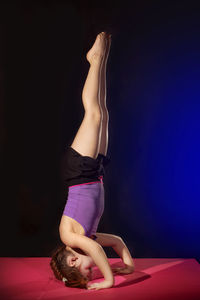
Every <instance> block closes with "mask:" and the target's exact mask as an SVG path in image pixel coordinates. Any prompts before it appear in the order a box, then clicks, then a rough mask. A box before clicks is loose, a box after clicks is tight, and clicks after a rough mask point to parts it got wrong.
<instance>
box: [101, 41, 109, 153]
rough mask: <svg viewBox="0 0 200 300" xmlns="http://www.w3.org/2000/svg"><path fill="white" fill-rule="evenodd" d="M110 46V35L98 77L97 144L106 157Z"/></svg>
mask: <svg viewBox="0 0 200 300" xmlns="http://www.w3.org/2000/svg"><path fill="white" fill-rule="evenodd" d="M110 45H111V35H109V36H108V38H107V44H106V51H105V55H104V58H103V62H102V67H101V76H100V78H101V79H100V87H99V92H100V96H99V98H100V106H101V110H102V121H101V135H100V143H99V153H101V154H103V155H105V156H106V154H107V150H108V123H109V113H108V109H107V106H106V67H107V60H108V55H109V52H110Z"/></svg>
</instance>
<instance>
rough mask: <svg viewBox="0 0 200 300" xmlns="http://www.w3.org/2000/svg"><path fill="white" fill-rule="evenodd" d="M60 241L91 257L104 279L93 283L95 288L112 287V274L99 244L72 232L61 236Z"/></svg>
mask: <svg viewBox="0 0 200 300" xmlns="http://www.w3.org/2000/svg"><path fill="white" fill-rule="evenodd" d="M62 241H63V243H64V244H66V245H68V246H70V247H72V248H80V249H82V250H83V251H84V252H85V253H87V254H88V255H89V256H91V257H92V259H93V261H94V263H95V264H96V265H97V267H98V268H99V269H100V271H101V272H102V274H103V276H104V279H105V281H104V282H102V283H101V282H100V283H98V284H97V283H95V287H97V288H98V289H99V288H108V287H112V286H113V284H114V277H113V273H112V270H111V267H110V265H109V262H108V259H107V256H106V254H105V252H104V250H103V248H102V246H101V245H100V244H98V243H97V242H96V241H93V240H92V239H90V238H88V237H86V236H84V235H80V234H77V233H72V232H68V233H67V235H65V236H64V237H63V236H62ZM90 287H91V286H90Z"/></svg>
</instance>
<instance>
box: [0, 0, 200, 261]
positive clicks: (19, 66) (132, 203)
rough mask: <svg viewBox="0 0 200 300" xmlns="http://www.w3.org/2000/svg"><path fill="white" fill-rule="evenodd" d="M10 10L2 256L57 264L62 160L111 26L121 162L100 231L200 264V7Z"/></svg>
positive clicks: (117, 159) (71, 5)
mask: <svg viewBox="0 0 200 300" xmlns="http://www.w3.org/2000/svg"><path fill="white" fill-rule="evenodd" d="M83 2H84V3H83ZM1 6H2V7H1V19H2V20H3V24H2V27H1V41H2V43H1V53H2V55H1V62H0V69H1V70H0V71H1V86H0V88H1V116H0V117H1V166H2V167H1V173H2V181H1V195H0V196H1V218H0V223H1V224H0V225H1V227H0V228H1V231H0V234H1V247H0V256H50V253H51V251H52V250H53V249H54V248H55V247H56V246H57V244H59V242H60V239H59V233H58V226H59V222H60V218H61V215H62V211H63V209H64V205H65V202H64V199H63V197H62V180H61V176H60V169H61V165H62V154H63V150H64V147H65V145H66V144H67V143H71V142H72V140H73V137H74V136H75V134H76V131H77V130H78V127H79V125H80V122H81V120H82V118H83V108H82V103H81V92H82V88H83V85H84V81H85V79H86V76H87V72H88V68H89V64H88V62H87V61H86V58H85V55H86V53H87V51H88V50H89V49H90V47H91V46H92V44H93V42H94V39H95V37H96V35H97V34H98V33H99V32H101V31H106V30H108V31H109V32H111V33H112V46H111V51H110V57H109V60H108V69H107V103H108V109H109V112H110V124H109V147H108V155H110V156H111V163H110V167H109V168H108V169H107V177H106V178H105V189H106V192H105V193H106V205H105V212H104V215H103V217H102V219H101V222H100V225H99V232H108V233H112V234H117V235H120V236H121V237H122V238H123V239H124V241H125V242H126V244H127V246H128V248H129V249H130V252H131V254H132V256H133V257H138V258H140V257H146V258H150V257H163V258H164V257H173V258H175V257H182V258H184V257H185V258H187V257H194V258H197V259H198V258H200V238H199V236H200V218H199V210H200V204H199V201H200V184H199V183H200V158H199V154H200V8H199V7H198V6H195V2H192V1H130V2H128V1H121V2H116V1H101V2H100V1H99V2H98V1H97V2H95V1H80V2H78V1H30V2H28V3H27V2H26V1H24V2H23V1H18V2H17V1H16V2H15V3H9V4H8V3H7V4H6V5H2V4H1ZM106 252H107V255H108V256H110V257H117V255H116V254H115V253H114V252H113V251H112V250H111V249H106Z"/></svg>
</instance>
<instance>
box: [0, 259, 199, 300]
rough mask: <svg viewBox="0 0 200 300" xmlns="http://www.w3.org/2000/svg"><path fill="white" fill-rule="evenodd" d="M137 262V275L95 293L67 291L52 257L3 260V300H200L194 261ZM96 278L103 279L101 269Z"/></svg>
mask: <svg viewBox="0 0 200 300" xmlns="http://www.w3.org/2000/svg"><path fill="white" fill-rule="evenodd" d="M134 261H135V272H134V273H132V274H129V275H116V276H115V286H114V287H112V288H110V289H104V290H99V291H95V290H83V289H77V288H67V287H65V286H64V284H63V282H61V281H58V280H56V279H55V278H54V275H53V273H52V271H51V269H50V266H49V262H50V258H49V257H33V258H14V257H13V258H9V257H1V258H0V266H1V267H0V300H41V299H44V300H47V299H48V300H64V299H70V300H79V299H80V300H86V299H87V300H89V299H95V300H100V299H105V300H106V299H109V300H112V299H116V300H117V299H126V300H129V299H134V300H139V299H140V300H141V299H145V300H149V299H152V300H156V299H162V300H165V299H169V300H172V299H176V300H177V299H182V300H186V299H187V300H194V299H195V300H200V265H199V263H198V262H197V261H196V260H195V259H157V258H154V259H143V258H136V259H134ZM109 262H110V264H111V265H114V266H122V263H121V260H120V258H109ZM94 277H95V278H97V277H101V273H100V272H99V270H98V268H95V269H94ZM99 280H102V279H95V280H93V282H97V281H99Z"/></svg>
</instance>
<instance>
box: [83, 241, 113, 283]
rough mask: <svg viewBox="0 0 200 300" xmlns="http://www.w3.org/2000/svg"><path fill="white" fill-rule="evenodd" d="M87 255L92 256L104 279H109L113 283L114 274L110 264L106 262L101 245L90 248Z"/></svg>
mask: <svg viewBox="0 0 200 300" xmlns="http://www.w3.org/2000/svg"><path fill="white" fill-rule="evenodd" d="M89 255H90V256H91V257H92V259H93V261H94V263H95V264H96V265H97V267H98V268H99V270H100V271H101V273H102V275H103V276H104V279H105V280H107V281H110V282H111V284H112V285H113V284H114V276H113V273H112V270H111V267H110V264H109V262H108V259H107V256H106V254H105V252H104V250H103V248H102V246H101V245H98V247H95V248H94V249H91V251H90V253H89Z"/></svg>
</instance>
